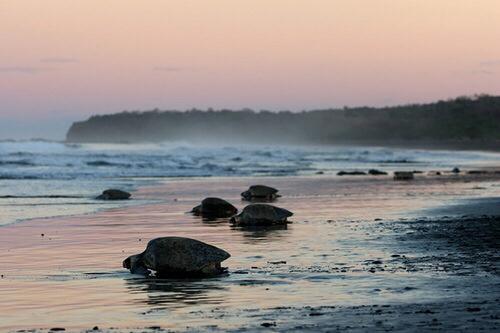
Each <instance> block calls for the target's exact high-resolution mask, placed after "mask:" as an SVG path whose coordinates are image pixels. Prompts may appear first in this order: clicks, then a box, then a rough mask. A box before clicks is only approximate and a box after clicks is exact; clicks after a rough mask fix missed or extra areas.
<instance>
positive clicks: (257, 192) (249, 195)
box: [241, 185, 280, 200]
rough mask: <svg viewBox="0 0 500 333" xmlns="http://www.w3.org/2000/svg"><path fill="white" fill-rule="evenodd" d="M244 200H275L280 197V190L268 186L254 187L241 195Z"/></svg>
mask: <svg viewBox="0 0 500 333" xmlns="http://www.w3.org/2000/svg"><path fill="white" fill-rule="evenodd" d="M241 196H242V197H243V199H244V200H252V199H261V200H273V199H276V198H277V197H279V196H280V195H279V194H278V190H277V189H275V188H273V187H270V186H266V185H252V186H250V187H249V188H248V190H246V191H245V192H243V193H241Z"/></svg>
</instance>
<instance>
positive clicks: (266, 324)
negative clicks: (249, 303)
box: [260, 321, 276, 327]
mask: <svg viewBox="0 0 500 333" xmlns="http://www.w3.org/2000/svg"><path fill="white" fill-rule="evenodd" d="M260 326H262V327H271V326H276V322H275V321H273V322H272V323H262V324H260Z"/></svg>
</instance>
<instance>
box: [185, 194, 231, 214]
mask: <svg viewBox="0 0 500 333" xmlns="http://www.w3.org/2000/svg"><path fill="white" fill-rule="evenodd" d="M191 213H193V214H194V215H197V216H200V215H201V216H203V217H212V218H222V217H231V216H233V215H235V214H236V213H238V209H237V208H236V207H234V206H233V205H231V204H230V203H229V202H227V201H226V200H223V199H220V198H205V199H203V201H202V202H201V205H198V206H196V207H194V208H193V209H192V210H191Z"/></svg>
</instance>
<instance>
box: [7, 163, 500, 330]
mask: <svg viewBox="0 0 500 333" xmlns="http://www.w3.org/2000/svg"><path fill="white" fill-rule="evenodd" d="M255 183H265V184H268V185H271V186H275V187H277V188H279V189H280V193H282V194H283V197H282V198H280V199H279V200H278V201H277V202H276V203H275V204H276V205H278V206H281V207H284V208H287V209H289V210H292V211H293V212H294V213H295V215H294V216H293V218H292V221H293V223H292V224H290V225H289V226H288V227H287V228H286V229H271V230H269V229H267V230H242V229H238V228H233V227H231V226H230V225H229V223H228V220H227V219H220V220H216V221H204V220H202V219H200V218H197V217H193V216H191V215H189V214H186V213H185V212H187V211H189V210H190V209H191V208H192V207H193V206H195V205H196V204H197V203H199V201H200V200H201V199H203V198H204V197H207V196H219V197H222V198H225V199H227V200H229V201H231V202H233V203H234V204H235V205H236V206H237V207H238V208H242V207H244V205H245V203H244V202H242V201H241V200H240V197H239V193H240V192H241V191H243V190H244V189H245V188H246V187H247V186H248V185H250V184H255ZM134 197H135V198H139V199H148V200H150V199H153V200H162V202H161V203H158V204H153V205H148V206H131V207H125V208H120V209H113V210H108V211H103V212H99V213H97V214H92V215H84V216H75V217H65V218H57V219H44V220H32V221H25V222H22V223H18V224H14V225H9V226H5V227H1V228H0V251H1V252H2V253H3V255H2V257H1V258H0V274H2V275H3V277H2V278H1V279H0V329H1V330H2V331H16V330H21V329H34V330H38V331H47V330H49V329H50V328H55V327H64V328H65V329H66V330H67V331H85V330H91V329H92V328H93V327H95V326H98V327H99V329H100V330H104V331H123V330H127V331H155V330H159V329H165V330H173V331H200V330H201V331H257V330H261V329H268V330H271V331H304V330H305V331H311V332H312V331H314V332H317V331H335V330H346V329H348V330H352V331H367V330H370V331H372V330H378V331H386V330H397V331H422V330H443V331H447V330H464V331H465V330H473V331H476V330H480V329H484V330H491V331H495V330H498V329H499V328H500V275H499V269H500V267H499V262H500V260H499V259H500V253H499V248H500V245H499V243H500V241H499V239H500V237H499V236H500V231H499V224H500V220H499V218H498V217H494V216H492V215H496V214H497V213H496V212H497V211H495V207H496V208H498V205H495V200H496V198H499V197H500V175H499V174H494V173H490V174H486V175H458V176H456V175H452V174H446V175H443V176H424V175H417V178H416V179H415V180H414V181H411V182H395V181H393V180H392V178H391V177H388V176H380V177H331V176H317V177H280V178H271V177H266V178H238V179H234V178H204V179H177V180H172V179H168V180H165V181H164V182H163V183H162V184H161V185H159V186H154V187H149V188H143V189H140V190H139V191H138V192H136V193H134ZM474 207H481V209H477V210H476V209H475V208H474ZM476 211H477V212H480V214H479V215H488V216H476V215H478V214H475V212H476ZM445 215H446V216H447V217H445ZM172 235H178V236H188V237H192V238H196V239H200V240H202V241H205V242H208V243H211V244H214V245H216V246H219V247H221V248H223V249H225V250H227V251H228V252H230V253H231V254H232V257H231V258H230V259H228V260H227V261H225V262H224V264H225V266H228V267H229V272H230V273H229V275H227V276H221V277H217V278H211V279H204V280H190V281H186V280H155V279H144V278H140V277H138V276H134V275H131V274H129V273H128V272H127V271H126V270H125V269H123V268H122V267H121V262H122V260H123V259H124V258H125V257H127V256H129V255H131V254H135V253H138V252H141V251H142V250H143V249H144V247H145V246H146V243H147V241H148V240H149V239H152V238H155V237H159V236H172Z"/></svg>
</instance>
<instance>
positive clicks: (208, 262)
mask: <svg viewBox="0 0 500 333" xmlns="http://www.w3.org/2000/svg"><path fill="white" fill-rule="evenodd" d="M230 256H231V255H230V254H229V253H227V252H226V251H224V250H222V249H220V248H218V247H215V246H213V245H209V244H206V243H203V242H201V241H198V240H196V239H191V238H185V237H161V238H155V239H153V240H151V241H149V243H148V245H147V247H146V250H145V251H144V252H143V253H142V254H141V259H142V263H143V265H144V266H145V267H146V268H148V269H151V270H153V271H156V272H157V274H159V275H194V274H197V273H203V272H208V271H210V270H212V269H215V268H220V263H221V262H222V261H224V260H226V259H227V258H229V257H230Z"/></svg>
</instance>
